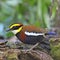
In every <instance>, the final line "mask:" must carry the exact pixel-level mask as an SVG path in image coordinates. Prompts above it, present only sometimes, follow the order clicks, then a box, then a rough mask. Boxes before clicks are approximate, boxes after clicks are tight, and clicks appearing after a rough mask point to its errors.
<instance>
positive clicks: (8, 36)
mask: <svg viewBox="0 0 60 60" xmlns="http://www.w3.org/2000/svg"><path fill="white" fill-rule="evenodd" d="M12 36H14V34H13V33H12V32H8V33H6V37H7V38H10V37H12Z"/></svg>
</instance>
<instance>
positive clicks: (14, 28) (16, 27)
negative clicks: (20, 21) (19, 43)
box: [12, 26, 20, 30]
mask: <svg viewBox="0 0 60 60" xmlns="http://www.w3.org/2000/svg"><path fill="white" fill-rule="evenodd" d="M19 27H20V26H14V27H13V28H12V29H13V30H16V29H18V28H19Z"/></svg>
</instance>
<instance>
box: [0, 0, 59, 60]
mask: <svg viewBox="0 0 60 60" xmlns="http://www.w3.org/2000/svg"><path fill="white" fill-rule="evenodd" d="M13 23H23V24H24V25H35V26H38V27H42V28H47V29H52V28H54V27H53V26H56V27H58V28H59V27H60V0H0V36H3V37H5V38H9V37H12V36H13V33H11V32H6V29H7V28H8V27H9V25H11V24H13ZM58 30H60V29H58ZM59 36H60V35H59ZM51 40H52V41H51V48H52V50H51V54H52V57H54V58H55V60H60V39H57V40H56V38H55V39H51Z"/></svg>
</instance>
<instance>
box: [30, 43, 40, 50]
mask: <svg viewBox="0 0 60 60" xmlns="http://www.w3.org/2000/svg"><path fill="white" fill-rule="evenodd" d="M38 44H39V43H36V44H35V45H33V46H32V47H31V48H30V49H29V51H31V50H33V49H34V48H35V47H36V46H38Z"/></svg>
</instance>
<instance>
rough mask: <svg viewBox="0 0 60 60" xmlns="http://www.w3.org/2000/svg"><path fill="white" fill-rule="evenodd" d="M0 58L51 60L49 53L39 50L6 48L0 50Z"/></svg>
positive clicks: (4, 59) (3, 59) (10, 59)
mask: <svg viewBox="0 0 60 60" xmlns="http://www.w3.org/2000/svg"><path fill="white" fill-rule="evenodd" d="M0 60H53V59H52V58H51V56H50V55H48V54H47V53H45V52H42V51H39V50H32V51H26V50H20V49H7V50H5V51H4V50H3V51H0Z"/></svg>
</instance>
